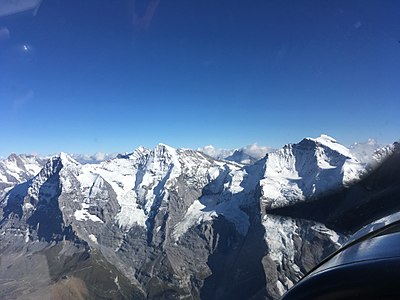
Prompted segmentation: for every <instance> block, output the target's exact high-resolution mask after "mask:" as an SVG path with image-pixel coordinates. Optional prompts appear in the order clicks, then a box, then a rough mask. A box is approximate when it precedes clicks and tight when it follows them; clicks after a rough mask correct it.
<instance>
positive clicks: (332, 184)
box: [260, 135, 365, 208]
mask: <svg viewBox="0 0 400 300" xmlns="http://www.w3.org/2000/svg"><path fill="white" fill-rule="evenodd" d="M364 172H365V165H364V164H363V163H361V162H359V161H358V160H357V159H356V158H355V157H354V156H353V155H352V154H351V152H350V151H349V149H347V148H346V147H344V146H343V145H341V144H339V143H338V142H337V141H336V140H335V139H333V138H331V137H329V136H327V135H321V136H320V137H318V138H316V139H313V138H306V139H304V140H302V141H301V142H300V143H298V144H288V145H286V146H284V147H283V148H282V149H280V150H278V151H276V152H273V153H269V154H268V155H267V156H266V158H265V173H264V177H263V179H262V180H261V182H260V184H261V187H262V200H263V202H264V203H265V204H266V205H267V206H268V207H270V208H276V207H280V206H286V205H289V204H294V203H296V202H298V201H301V200H306V199H311V198H315V197H317V196H320V195H322V194H324V193H328V192H330V191H332V190H334V189H338V188H340V187H343V186H347V185H349V184H351V183H352V182H355V181H357V180H359V179H360V177H361V176H362V175H363V173H364Z"/></svg>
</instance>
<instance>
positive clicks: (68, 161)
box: [57, 152, 80, 166]
mask: <svg viewBox="0 0 400 300" xmlns="http://www.w3.org/2000/svg"><path fill="white" fill-rule="evenodd" d="M57 157H59V158H60V160H61V162H62V164H63V166H68V165H75V166H78V165H80V163H78V162H77V161H76V160H75V159H73V158H72V156H70V155H69V154H67V153H65V152H60V154H59V155H57Z"/></svg>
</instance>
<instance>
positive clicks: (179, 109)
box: [0, 0, 400, 156]
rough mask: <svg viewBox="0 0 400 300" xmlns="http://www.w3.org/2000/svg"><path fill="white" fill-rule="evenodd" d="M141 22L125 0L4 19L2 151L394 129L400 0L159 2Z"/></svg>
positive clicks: (66, 4) (47, 5)
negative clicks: (148, 18)
mask: <svg viewBox="0 0 400 300" xmlns="http://www.w3.org/2000/svg"><path fill="white" fill-rule="evenodd" d="M146 2H147V1H145V0H143V1H140V0H137V1H136V8H135V11H136V14H137V15H138V16H139V17H140V16H142V15H143V14H144V13H143V11H144V10H145V7H146V4H147V3H146ZM133 23H134V22H132V2H131V1H130V0H124V1H111V0H108V1H106V0H93V1H89V0H87V1H81V0H69V1H67V0H65V1H62V0H57V1H56V0H43V2H42V5H41V7H40V9H39V11H38V13H37V14H36V16H34V17H33V16H32V15H30V14H22V15H14V16H8V17H3V18H0V28H1V29H0V108H1V118H0V128H1V137H0V155H1V156H6V155H8V154H9V153H10V152H17V153H31V152H38V153H42V154H47V153H55V152H59V151H66V152H74V153H93V152H96V151H103V152H123V151H130V150H132V149H134V148H136V147H137V146H139V145H144V146H148V147H152V146H154V145H155V144H157V143H158V142H163V143H166V144H170V145H171V146H175V147H193V148H196V147H200V146H204V145H206V144H213V145H215V146H219V147H226V148H229V147H238V146H243V145H246V144H250V143H253V142H258V143H259V144H263V145H269V146H274V147H280V146H281V145H282V144H285V143H288V142H296V141H298V140H300V139H301V138H303V137H305V136H318V135H319V134H320V133H327V134H329V135H331V136H333V137H335V138H337V139H338V140H339V141H341V142H343V143H344V144H350V143H352V142H354V141H362V140H366V139H367V138H369V137H372V138H375V139H378V141H379V142H382V143H389V142H392V141H394V140H397V139H399V138H400V131H399V129H400V117H399V111H400V42H399V41H400V2H399V1H397V0H393V1H389V0H376V1H366V0H360V1H351V0H342V1H322V0H315V1H285V0H252V1H242V0H240V1H238V0H218V1H216V0H160V3H159V5H158V6H157V7H156V11H155V14H154V15H153V17H152V19H151V22H149V23H148V25H149V27H148V29H147V30H145V29H143V28H141V27H139V26H138V25H134V24H133ZM136 24H137V23H136Z"/></svg>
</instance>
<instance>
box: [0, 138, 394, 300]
mask: <svg viewBox="0 0 400 300" xmlns="http://www.w3.org/2000/svg"><path fill="white" fill-rule="evenodd" d="M373 147H375V148H378V147H376V146H371V147H369V148H368V149H369V150H368V151H364V152H363V151H361V150H360V149H361V146H358V147H357V151H355V150H353V148H351V149H348V148H346V147H344V146H343V145H341V144H340V143H338V142H337V141H336V140H335V139H333V138H331V137H329V136H327V135H321V136H320V137H318V138H305V139H303V140H302V141H300V142H299V143H296V144H287V145H285V146H284V147H283V148H282V149H278V150H275V151H272V150H271V151H268V153H266V154H265V156H263V157H262V158H260V159H257V158H255V157H252V156H251V155H249V154H248V153H245V151H240V150H238V151H236V152H234V153H229V155H227V156H225V159H222V158H215V157H211V156H210V155H208V154H206V153H204V152H201V151H196V150H189V149H175V148H172V147H169V146H167V145H165V144H159V145H157V146H156V147H155V148H154V149H146V148H143V147H140V148H138V149H136V150H135V151H133V152H132V153H126V154H120V155H117V156H115V157H113V158H109V159H107V160H105V161H101V162H97V161H96V163H86V162H85V163H84V164H82V163H80V162H78V161H77V160H76V159H74V157H72V156H70V155H68V154H66V153H60V154H59V155H56V156H52V157H50V158H48V159H41V158H38V157H35V156H24V155H15V154H13V155H10V156H9V157H8V158H7V159H5V160H2V161H0V205H1V207H0V253H1V260H0V298H2V299H9V298H12V297H14V298H18V299H43V297H44V298H46V297H47V298H64V299H200V298H201V299H278V298H279V297H280V296H281V295H282V294H283V293H284V292H285V291H286V290H288V289H289V288H290V287H291V286H292V285H293V284H294V283H295V282H297V281H298V280H299V279H300V278H301V277H302V276H303V275H304V274H305V273H306V272H307V271H308V270H309V269H311V268H312V267H313V266H315V265H316V264H317V263H318V262H319V261H321V260H322V259H323V258H324V257H325V256H326V255H328V254H329V253H331V252H333V251H334V250H336V249H338V248H339V247H340V246H341V245H342V244H343V243H344V242H345V241H346V239H347V238H348V237H349V235H351V234H352V233H353V232H354V231H355V230H357V229H358V228H359V227H361V226H362V225H364V224H367V223H368V222H370V221H371V220H372V219H373V218H374V215H371V214H370V215H369V216H368V217H365V216H366V215H368V214H366V212H368V211H369V210H371V205H373V204H374V203H378V201H380V200H381V198H382V197H383V196H385V197H386V196H387V198H388V199H389V200H387V209H386V211H385V213H386V212H393V210H397V209H398V208H400V207H397V206H396V205H392V204H394V202H395V199H396V197H397V195H398V193H397V191H398V188H397V190H396V187H398V186H399V185H398V181H397V180H398V178H399V176H398V174H399V172H398V171H399V169H398V167H399V159H398V156H399V152H400V147H399V146H398V143H394V144H392V145H389V146H387V147H382V148H378V149H374V150H373V151H372V150H371V149H372V148H373ZM356 152H357V153H358V154H355V153H356ZM359 153H361V154H362V155H361V154H359ZM385 193H386V194H385ZM354 199H355V200H354ZM353 212H356V213H355V216H354V218H353V219H352V220H351V221H347V222H345V221H346V220H348V218H349V216H350V215H351V214H352V213H353Z"/></svg>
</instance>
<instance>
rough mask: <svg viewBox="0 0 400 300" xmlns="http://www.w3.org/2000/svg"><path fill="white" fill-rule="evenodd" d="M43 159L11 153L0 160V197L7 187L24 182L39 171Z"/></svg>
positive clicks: (43, 161)
mask: <svg viewBox="0 0 400 300" xmlns="http://www.w3.org/2000/svg"><path fill="white" fill-rule="evenodd" d="M44 163H45V159H42V158H40V157H37V156H34V155H23V154H22V155H17V154H14V153H13V154H11V155H10V156H8V157H7V158H6V159H3V160H0V198H2V196H4V192H7V191H8V189H9V188H11V187H13V186H15V185H16V184H19V183H22V182H25V181H27V180H29V179H30V178H32V177H33V176H35V175H36V174H37V173H39V171H40V169H41V168H42V167H43V165H44Z"/></svg>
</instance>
